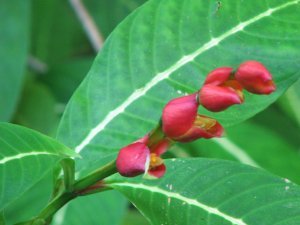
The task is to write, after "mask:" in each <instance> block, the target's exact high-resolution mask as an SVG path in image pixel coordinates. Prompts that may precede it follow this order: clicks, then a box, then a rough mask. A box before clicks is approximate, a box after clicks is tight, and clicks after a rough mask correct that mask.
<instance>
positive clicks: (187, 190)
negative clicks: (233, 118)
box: [110, 158, 300, 225]
mask: <svg viewBox="0 0 300 225" xmlns="http://www.w3.org/2000/svg"><path fill="white" fill-rule="evenodd" d="M167 167H168V172H167V174H166V175H165V176H164V177H163V178H162V179H159V180H145V179H141V178H134V179H122V178H114V179H113V181H110V182H112V183H111V186H112V187H114V188H115V189H117V190H119V191H120V192H122V193H123V194H125V195H126V196H127V197H128V198H129V199H130V201H132V202H133V203H134V204H135V205H136V207H137V208H138V209H139V210H141V211H142V213H143V214H144V215H145V216H146V217H148V218H149V219H150V220H151V222H152V224H153V225H161V224H164V225H167V224H170V225H171V224H172V225H176V224H178V225H179V224H180V225H182V224H184V225H212V224H213V225H221V224H222V225H227V224H228V225H230V224H234V225H262V224H264V225H275V224H276V225H299V224H300V220H299V215H300V187H299V186H297V185H295V184H293V183H291V182H290V181H289V180H288V179H282V178H279V177H275V176H273V175H271V174H268V173H266V172H264V171H262V170H259V169H256V168H253V167H250V166H246V165H241V164H238V163H233V162H229V161H222V160H211V159H199V158H198V159H185V160H179V159H175V160H168V162H167Z"/></svg>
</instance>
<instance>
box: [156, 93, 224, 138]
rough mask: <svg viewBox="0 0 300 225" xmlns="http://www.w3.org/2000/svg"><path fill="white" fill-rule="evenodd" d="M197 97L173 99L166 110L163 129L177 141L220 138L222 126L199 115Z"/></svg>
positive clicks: (163, 115)
mask: <svg viewBox="0 0 300 225" xmlns="http://www.w3.org/2000/svg"><path fill="white" fill-rule="evenodd" d="M196 97H197V95H196V94H192V95H188V96H184V97H180V98H176V99H173V100H172V101H170V102H169V103H168V104H167V105H166V106H165V108H164V110H163V114H162V129H163V131H164V133H165V135H166V136H167V137H168V138H170V139H172V140H175V141H181V142H188V141H193V140H195V139H198V138H212V137H220V136H221V135H222V134H223V128H222V126H221V125H220V124H219V123H218V122H217V121H216V120H214V119H211V118H209V117H205V116H200V115H198V113H197V109H198V102H197V98H196Z"/></svg>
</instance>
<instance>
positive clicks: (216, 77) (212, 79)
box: [203, 66, 233, 86]
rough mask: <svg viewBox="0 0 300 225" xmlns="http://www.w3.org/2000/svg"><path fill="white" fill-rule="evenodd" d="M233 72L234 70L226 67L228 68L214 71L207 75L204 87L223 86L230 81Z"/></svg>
mask: <svg viewBox="0 0 300 225" xmlns="http://www.w3.org/2000/svg"><path fill="white" fill-rule="evenodd" d="M232 71H233V68H231V67H226V66H224V67H220V68H217V69H214V70H213V71H211V72H210V73H209V74H208V75H207V77H206V79H205V81H204V84H203V85H206V84H211V85H214V86H219V85H223V84H224V83H225V82H226V81H228V80H229V79H230V76H231V75H232Z"/></svg>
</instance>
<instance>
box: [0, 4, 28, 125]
mask: <svg viewBox="0 0 300 225" xmlns="http://www.w3.org/2000/svg"><path fill="white" fill-rule="evenodd" d="M0 5H1V7H0V18H2V19H1V20H0V27H1V31H0V43H1V44H0V59H1V60H0V79H1V82H0V121H9V120H10V118H11V116H12V114H13V113H14V110H15V107H16V103H17V101H18V98H19V95H20V91H21V86H22V80H23V75H24V70H25V65H26V58H27V50H28V42H29V19H30V1H17V0H11V1H5V0H4V1H3V0H1V1H0Z"/></svg>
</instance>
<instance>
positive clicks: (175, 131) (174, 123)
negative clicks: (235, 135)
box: [116, 61, 276, 178]
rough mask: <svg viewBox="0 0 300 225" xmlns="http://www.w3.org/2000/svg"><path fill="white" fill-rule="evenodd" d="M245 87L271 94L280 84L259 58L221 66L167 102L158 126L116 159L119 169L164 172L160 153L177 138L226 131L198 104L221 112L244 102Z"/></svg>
mask: <svg viewBox="0 0 300 225" xmlns="http://www.w3.org/2000/svg"><path fill="white" fill-rule="evenodd" d="M244 89H245V90H246V91H248V92H250V93H253V94H270V93H272V92H273V91H275V89H276V87H275V84H274V82H273V80H272V75H271V74H270V72H269V71H268V70H267V69H266V68H265V67H264V65H263V64H261V63H259V62H257V61H246V62H244V63H242V64H241V65H240V66H239V67H238V69H237V70H234V69H233V68H231V67H220V68H217V69H215V70H213V71H211V72H210V73H209V74H208V76H207V77H206V80H205V82H204V84H203V86H202V88H201V89H200V90H199V91H197V92H196V93H193V94H190V95H186V96H183V97H179V98H175V99H173V100H171V101H170V102H168V103H167V105H166V106H165V107H164V109H163V112H162V118H161V123H160V124H159V126H158V127H157V128H155V129H154V130H153V131H151V132H150V133H149V134H147V135H146V136H145V137H143V138H141V139H140V140H137V141H136V142H134V143H132V144H130V145H128V146H126V147H124V148H122V149H121V150H120V152H119V155H118V157H117V161H116V166H117V169H118V172H119V173H120V174H121V175H122V176H126V177H133V176H137V175H140V174H146V175H148V177H153V178H158V177H161V176H163V175H164V173H165V171H166V166H165V165H164V161H163V159H162V158H161V157H160V156H161V155H162V154H163V153H164V152H165V151H166V150H167V149H168V148H169V147H170V146H171V145H172V144H173V143H174V142H190V141H194V140H196V139H199V138H206V139H208V138H214V137H221V136H222V135H223V133H224V129H223V127H222V126H221V125H220V124H219V123H218V121H217V120H215V119H213V118H210V117H207V116H204V115H200V114H198V107H199V106H200V105H201V106H203V107H204V108H206V109H207V110H209V111H212V112H220V111H223V110H225V109H227V108H228V107H230V106H232V105H234V104H241V103H243V102H244V94H243V90H244Z"/></svg>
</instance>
